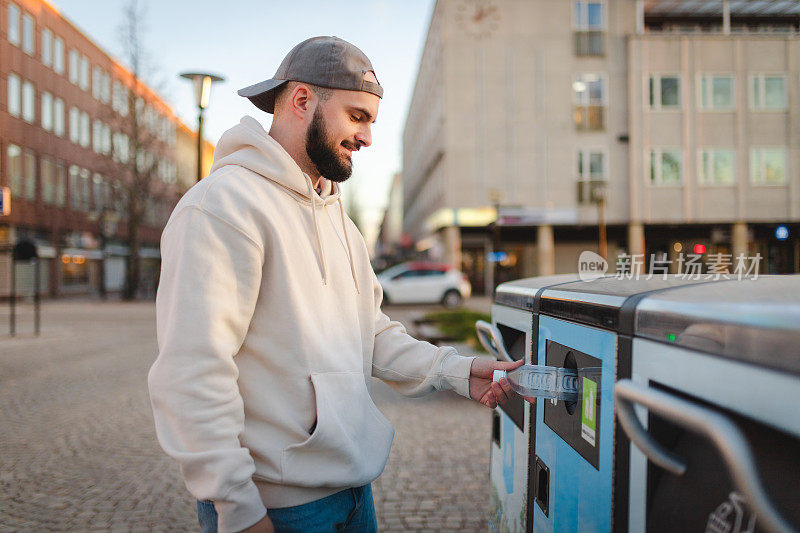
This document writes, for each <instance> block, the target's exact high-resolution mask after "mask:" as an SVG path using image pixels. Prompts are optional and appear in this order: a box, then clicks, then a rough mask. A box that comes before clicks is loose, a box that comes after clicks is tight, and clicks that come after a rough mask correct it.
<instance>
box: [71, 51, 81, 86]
mask: <svg viewBox="0 0 800 533" xmlns="http://www.w3.org/2000/svg"><path fill="white" fill-rule="evenodd" d="M78 63H79V60H78V51H77V50H75V49H74V48H72V49H71V50H70V51H69V81H70V83H74V84H75V85H78V78H79V77H80V73H79V72H78Z"/></svg>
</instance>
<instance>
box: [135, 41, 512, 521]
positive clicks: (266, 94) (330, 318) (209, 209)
mask: <svg viewBox="0 0 800 533" xmlns="http://www.w3.org/2000/svg"><path fill="white" fill-rule="evenodd" d="M239 94H240V95H242V96H245V97H247V98H249V99H250V100H251V101H252V102H253V104H255V106H256V107H258V108H259V109H261V110H262V111H265V112H267V113H272V114H273V115H274V117H273V120H272V126H271V127H270V130H269V133H267V132H266V131H264V129H263V128H262V127H261V125H260V123H259V122H258V121H257V120H255V119H254V118H251V117H244V118H243V119H242V120H241V122H240V123H239V124H237V125H236V126H234V127H233V128H231V129H230V130H228V131H226V132H225V133H224V134H223V135H222V137H221V138H220V141H219V143H218V145H217V147H216V151H215V154H214V165H213V166H212V168H211V173H210V174H209V175H208V176H207V177H206V178H204V179H203V180H201V181H200V183H198V184H197V185H195V186H194V187H192V188H191V189H190V190H189V191H188V192H187V193H186V195H185V196H184V197H183V198H182V199H181V200H180V202H179V203H178V205H177V206H176V208H175V210H174V212H173V213H172V215H171V217H170V219H169V222H168V223H167V226H166V228H165V229H164V233H163V236H162V240H161V257H162V267H161V282H160V286H159V289H158V296H157V300H156V306H157V327H158V345H159V354H158V358H157V359H156V361H155V363H154V364H153V366H152V368H151V370H150V373H149V376H148V385H149V388H150V397H151V401H152V407H153V413H154V418H155V424H156V432H157V435H158V440H159V442H160V444H161V446H162V447H163V448H164V450H165V451H166V453H167V454H169V455H170V456H171V457H173V458H174V459H176V460H177V461H178V463H179V465H180V469H181V473H182V475H183V477H184V480H185V483H186V486H187V488H188V490H189V491H190V492H191V494H192V495H193V496H194V497H195V498H197V500H198V517H199V520H200V525H201V528H202V530H203V531H222V532H230V531H242V530H246V531H273V530H275V531H375V530H376V518H375V512H374V506H373V501H372V492H371V488H370V483H371V482H372V481H374V480H375V479H376V478H377V477H378V476H379V475H380V474H381V472H382V470H383V468H384V466H385V464H386V460H387V458H388V457H389V449H390V446H391V443H392V439H393V437H394V428H393V427H392V424H391V423H390V422H389V421H388V420H387V419H386V418H385V417H384V416H383V414H381V412H380V411H379V410H378V409H377V407H376V406H375V404H374V403H373V402H372V399H371V398H370V395H369V384H370V379H371V378H372V377H373V376H374V377H377V378H380V379H382V380H383V381H385V382H386V383H388V384H389V385H390V386H391V387H392V388H394V389H395V390H397V391H399V392H401V393H403V394H406V395H409V396H418V395H422V394H427V393H429V392H432V391H434V390H454V391H456V392H457V393H459V394H461V395H463V396H465V397H468V398H472V399H474V400H477V401H479V402H481V403H483V404H484V405H486V406H488V407H495V406H496V405H497V403H503V402H504V401H506V400H507V398H508V396H507V394H508V393H509V391H510V387H509V386H508V384H507V382H505V383H502V382H501V383H493V382H492V372H493V371H494V370H496V369H503V370H506V369H510V368H516V367H517V366H518V365H519V364H522V361H520V362H519V363H516V364H510V363H501V362H494V361H487V360H485V359H475V358H471V357H462V356H460V355H458V353H456V351H455V350H454V349H453V348H448V347H442V348H440V347H436V346H433V345H431V344H429V343H426V342H421V341H418V340H416V339H414V338H412V337H410V336H409V335H408V334H407V333H406V331H405V329H404V328H403V326H402V325H401V324H400V323H398V322H393V321H391V320H390V319H389V318H388V317H387V316H386V315H385V314H383V313H382V312H381V298H382V292H381V286H380V284H379V283H378V281H377V279H376V277H375V274H374V272H373V270H372V267H371V265H370V262H369V256H368V254H367V248H366V246H365V244H364V240H363V238H362V236H361V235H360V233H359V231H358V229H357V228H356V226H355V225H354V224H353V222H352V221H351V220H350V219H349V218H348V217H347V214H345V212H344V209H343V208H342V201H341V191H340V188H339V185H338V184H339V183H340V182H342V181H344V180H346V179H347V178H348V177H350V174H351V172H352V168H353V162H352V155H351V154H352V152H354V151H358V150H360V149H361V148H366V147H368V146H369V145H370V144H371V142H372V137H371V131H370V128H371V125H372V124H373V123H374V122H375V119H376V117H377V115H378V104H379V101H380V99H381V97H382V96H383V88H382V87H381V86H380V84H379V83H378V79H377V77H376V76H375V72H374V70H373V68H372V64H371V63H370V61H369V59H368V58H367V56H366V55H364V53H363V52H362V51H361V50H359V49H358V48H356V47H355V46H353V45H352V44H350V43H348V42H346V41H343V40H342V39H338V38H336V37H315V38H312V39H308V40H306V41H303V42H302V43H300V44H298V45H297V46H295V47H294V48H293V49H292V50H291V51H290V52H289V54H288V55H287V56H286V58H285V59H284V60H283V62H282V63H281V65H280V67H279V68H278V71H277V73H276V74H275V76H273V77H272V78H270V79H268V80H266V81H263V82H261V83H258V84H256V85H253V86H251V87H247V88H245V89H242V90H241V91H239Z"/></svg>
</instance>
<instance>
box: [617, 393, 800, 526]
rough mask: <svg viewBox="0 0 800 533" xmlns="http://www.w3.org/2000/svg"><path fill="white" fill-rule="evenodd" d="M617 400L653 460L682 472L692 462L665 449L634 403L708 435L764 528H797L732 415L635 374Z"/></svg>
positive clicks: (634, 438) (625, 424)
mask: <svg viewBox="0 0 800 533" xmlns="http://www.w3.org/2000/svg"><path fill="white" fill-rule="evenodd" d="M614 404H615V409H616V412H617V418H619V421H620V425H621V426H622V428H623V429H624V430H625V433H626V434H627V435H628V438H630V440H631V442H633V443H634V444H635V445H636V447H637V448H639V449H640V450H641V451H642V453H644V454H645V455H646V456H647V458H648V459H649V460H650V461H651V462H652V463H654V464H656V465H658V466H661V467H662V468H664V469H666V470H668V471H670V472H672V473H674V474H677V475H683V474H684V473H685V472H686V462H685V461H684V460H683V459H682V458H681V457H679V456H678V455H676V454H674V453H672V452H670V451H668V450H666V449H664V448H663V447H662V446H661V444H659V443H658V442H657V441H656V440H655V439H653V437H652V436H651V435H650V434H649V433H648V432H647V430H646V429H644V427H643V426H642V424H641V422H640V421H639V419H638V418H637V416H636V413H635V412H634V404H639V405H641V406H643V407H646V408H647V409H648V410H649V411H651V412H653V413H654V414H656V415H658V416H660V417H662V418H664V419H666V420H669V421H670V422H673V423H675V424H677V425H679V426H681V427H684V428H686V429H688V430H690V431H692V432H693V433H696V434H698V435H700V436H702V437H705V438H706V439H707V440H708V441H709V442H711V444H713V445H714V447H715V448H716V449H717V450H718V451H719V453H720V455H721V456H722V459H723V461H724V463H725V466H726V467H727V468H728V471H729V472H730V474H731V478H732V479H733V483H734V485H736V488H737V489H739V491H741V492H742V494H744V496H745V498H746V499H747V501H748V503H749V504H750V507H751V508H752V509H753V512H754V513H755V514H756V515H757V516H758V517H759V518H760V519H761V520H762V522H763V524H764V527H765V528H766V529H768V530H769V531H773V532H776V533H779V532H780V533H783V532H795V531H796V530H795V529H794V528H793V527H792V526H791V524H790V523H789V522H788V521H787V520H786V519H785V518H784V517H783V516H782V515H781V513H780V512H779V511H778V510H777V509H776V508H775V506H774V505H773V504H772V501H771V500H770V498H769V495H768V494H767V492H766V490H765V489H764V486H763V485H762V484H761V480H760V478H759V475H758V468H757V467H756V462H755V459H754V458H753V453H752V451H751V450H750V445H749V444H748V443H747V440H746V439H745V437H744V435H742V433H741V431H739V428H738V427H737V426H736V425H735V424H734V423H733V422H731V421H730V420H729V419H728V418H727V417H726V416H724V415H722V414H720V413H718V412H716V411H712V410H711V409H708V408H706V407H702V406H700V405H698V404H696V403H693V402H690V401H687V400H684V399H681V398H677V397H675V396H673V395H671V394H668V393H666V392H663V391H659V390H655V389H652V388H650V387H646V386H644V385H641V384H638V383H634V382H633V381H631V380H630V379H622V380H620V381H618V382H617V384H616V386H615V387H614Z"/></svg>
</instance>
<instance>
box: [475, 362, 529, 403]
mask: <svg viewBox="0 0 800 533" xmlns="http://www.w3.org/2000/svg"><path fill="white" fill-rule="evenodd" d="M524 363H525V361H523V360H521V359H520V360H519V361H517V362H515V363H508V362H505V361H493V360H491V359H488V358H485V357H476V358H475V359H473V360H472V367H471V369H470V373H469V396H470V398H472V399H473V400H475V401H476V402H480V403H482V404H483V405H485V406H486V407H490V408H492V409H494V408H495V407H497V404H500V405H503V404H504V403H506V402H507V401H508V398H509V397H510V396H511V394H513V393H514V392H513V391H512V390H511V384H509V383H508V380H507V379H506V378H503V379H501V380H500V382H499V383H494V382H492V374H494V371H495V370H514V369H515V368H519V367H521V366H522V365H523V364H524ZM525 399H526V400H527V401H528V402H530V403H532V404H535V403H536V398H525Z"/></svg>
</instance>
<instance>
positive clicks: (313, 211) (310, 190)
mask: <svg viewBox="0 0 800 533" xmlns="http://www.w3.org/2000/svg"><path fill="white" fill-rule="evenodd" d="M303 176H304V177H305V178H306V185H308V199H309V200H311V219H312V220H313V221H314V240H315V241H316V243H317V254H318V255H319V264H320V269H321V271H322V284H323V285H327V284H328V273H327V271H326V269H325V252H324V251H323V249H322V242H321V241H320V238H319V225H318V224H317V205H316V204H317V201H316V198H314V188H313V187H312V186H311V178H309V177H308V176H306V175H305V174H303Z"/></svg>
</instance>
